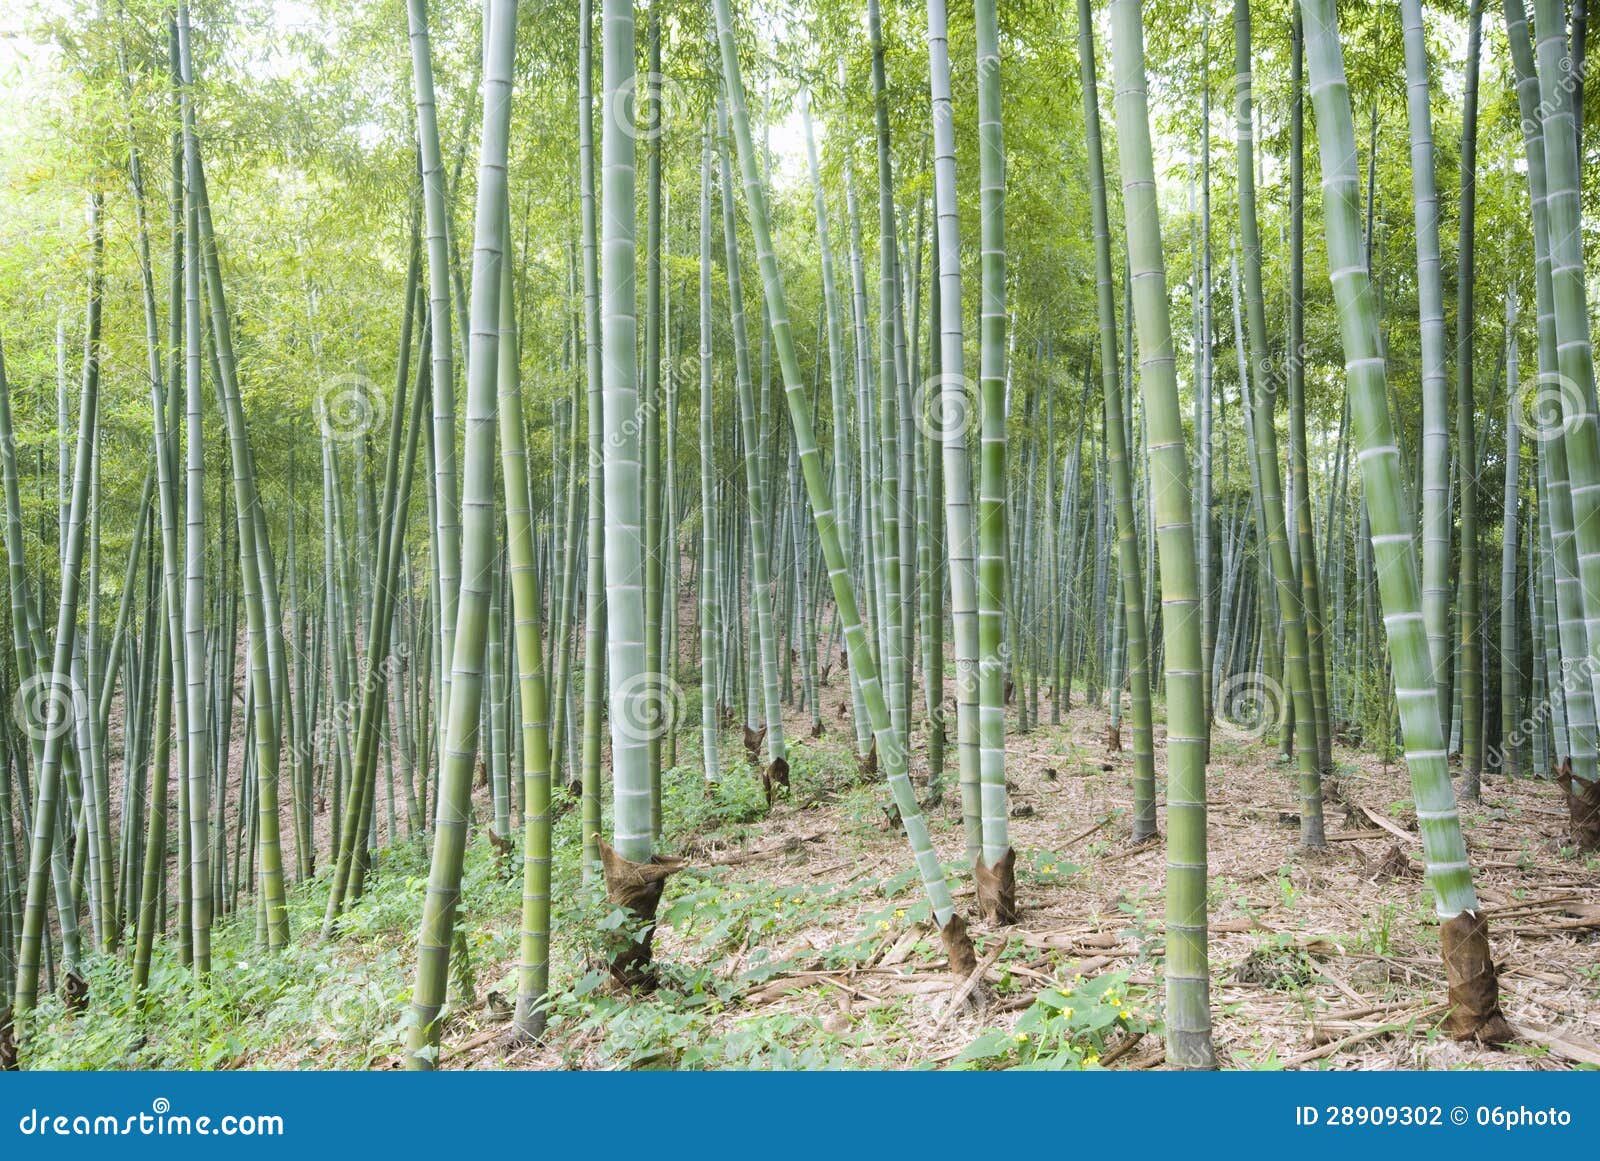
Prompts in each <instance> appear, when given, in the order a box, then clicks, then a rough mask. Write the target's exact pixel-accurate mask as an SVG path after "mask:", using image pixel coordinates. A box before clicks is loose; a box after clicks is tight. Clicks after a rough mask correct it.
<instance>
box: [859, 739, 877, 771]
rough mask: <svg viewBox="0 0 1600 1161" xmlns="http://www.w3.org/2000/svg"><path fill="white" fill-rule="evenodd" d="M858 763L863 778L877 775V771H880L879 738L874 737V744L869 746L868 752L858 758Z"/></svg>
mask: <svg viewBox="0 0 1600 1161" xmlns="http://www.w3.org/2000/svg"><path fill="white" fill-rule="evenodd" d="M856 764H857V766H858V767H859V771H860V774H861V777H863V778H872V777H874V776H876V775H877V773H878V739H877V738H873V739H872V745H871V746H870V747H868V749H867V752H866V754H865V755H863V756H862V757H860V758H857V759H856Z"/></svg>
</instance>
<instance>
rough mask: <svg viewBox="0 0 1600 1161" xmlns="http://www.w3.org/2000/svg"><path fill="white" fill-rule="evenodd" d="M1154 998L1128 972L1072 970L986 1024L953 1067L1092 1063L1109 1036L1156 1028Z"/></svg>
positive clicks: (1058, 1067) (1054, 1067)
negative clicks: (1008, 1019)
mask: <svg viewBox="0 0 1600 1161" xmlns="http://www.w3.org/2000/svg"><path fill="white" fill-rule="evenodd" d="M1160 1026H1161V1025H1160V1020H1159V1017H1158V1015H1157V1012H1156V1007H1155V1003H1154V1000H1153V998H1152V997H1151V996H1150V994H1149V993H1148V992H1147V991H1146V990H1145V989H1144V988H1141V987H1135V986H1131V985H1130V983H1129V977H1128V973H1127V972H1108V973H1106V974H1104V975H1098V976H1094V977H1091V978H1089V979H1085V978H1084V977H1083V976H1081V975H1080V976H1074V977H1073V978H1072V979H1071V980H1070V981H1068V982H1067V983H1064V984H1062V985H1060V986H1058V987H1053V988H1046V989H1045V990H1044V991H1042V992H1040V993H1039V994H1038V996H1036V997H1035V998H1034V1001H1033V1004H1032V1006H1031V1007H1029V1008H1027V1009H1025V1010H1024V1011H1023V1012H1022V1014H1021V1015H1020V1016H1018V1017H1017V1020H1016V1022H1015V1023H1014V1024H1013V1025H1012V1026H1011V1027H1010V1028H1009V1029H1007V1028H991V1029H989V1030H987V1031H985V1032H983V1033H982V1034H980V1035H979V1036H978V1037H977V1038H976V1039H974V1040H973V1041H972V1043H970V1044H968V1045H967V1047H966V1048H964V1049H962V1050H961V1053H960V1055H958V1056H957V1057H956V1058H955V1060H954V1061H953V1062H952V1064H951V1066H950V1067H951V1068H952V1069H955V1070H963V1071H964V1070H978V1069H981V1070H998V1069H1007V1068H1022V1069H1039V1070H1049V1071H1074V1070H1080V1069H1092V1068H1095V1067H1097V1066H1098V1065H1099V1063H1100V1060H1101V1057H1102V1056H1104V1054H1105V1053H1106V1051H1107V1050H1108V1049H1109V1047H1110V1045H1111V1043H1112V1041H1113V1039H1114V1038H1116V1037H1117V1036H1118V1034H1122V1035H1134V1034H1137V1035H1143V1034H1145V1033H1150V1032H1156V1031H1158V1030H1159V1029H1160Z"/></svg>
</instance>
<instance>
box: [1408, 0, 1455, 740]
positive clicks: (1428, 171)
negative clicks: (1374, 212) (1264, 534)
mask: <svg viewBox="0 0 1600 1161" xmlns="http://www.w3.org/2000/svg"><path fill="white" fill-rule="evenodd" d="M1400 27H1401V30H1402V32H1403V35H1404V40H1405V54H1406V112H1407V118H1408V121H1409V124H1410V135H1411V200H1412V204H1413V205H1414V207H1415V213H1416V234H1417V311H1418V315H1419V318H1418V321H1419V324H1420V339H1419V342H1420V345H1421V355H1422V368H1421V374H1422V616H1423V621H1424V623H1425V625H1426V628H1427V632H1428V655H1429V657H1430V658H1431V659H1432V663H1433V684H1434V688H1435V689H1437V690H1438V693H1439V707H1440V708H1439V714H1440V721H1441V722H1444V723H1445V725H1446V729H1448V728H1449V727H1448V720H1447V719H1448V715H1449V712H1450V669H1451V649H1450V495H1449V493H1450V482H1449V477H1450V432H1449V427H1448V424H1447V418H1446V416H1447V412H1448V410H1449V403H1450V400H1449V395H1448V392H1447V390H1446V387H1445V369H1444V367H1445V337H1444V290H1443V288H1442V287H1441V285H1440V258H1439V189H1438V183H1437V182H1436V180H1435V177H1434V146H1433V114H1432V110H1431V107H1430V104H1429V95H1428V94H1429V86H1428V43H1427V35H1426V32H1425V31H1424V29H1423V24H1422V0H1400Z"/></svg>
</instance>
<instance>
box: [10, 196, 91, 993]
mask: <svg viewBox="0 0 1600 1161" xmlns="http://www.w3.org/2000/svg"><path fill="white" fill-rule="evenodd" d="M101 207H102V197H101V194H100V193H99V192H98V191H96V192H94V193H93V194H91V195H90V199H89V246H90V253H89V291H88V306H87V308H86V310H85V315H86V320H87V323H86V327H85V330H86V337H85V339H84V365H83V393H82V397H81V399H80V401H79V404H78V438H77V445H76V448H75V451H74V453H73V460H72V494H71V495H72V498H71V501H70V503H69V508H68V515H67V526H66V529H65V542H64V544H63V551H62V556H61V599H60V601H59V602H58V606H57V608H58V611H57V615H56V631H55V638H54V642H55V645H54V654H53V658H52V661H51V665H50V669H49V670H48V671H47V672H46V673H44V674H43V675H42V676H41V675H40V674H39V673H37V672H36V673H35V674H34V677H33V681H34V682H35V683H36V686H37V688H36V689H35V691H34V692H33V694H32V697H31V701H32V703H33V704H34V705H35V706H36V707H38V708H40V709H42V711H43V712H42V713H40V714H37V715H35V717H34V720H31V721H30V722H29V723H28V725H29V728H30V731H31V732H32V734H33V735H34V740H35V741H36V743H39V744H38V745H36V747H35V754H36V756H37V758H38V774H37V777H36V782H35V785H34V801H33V840H32V842H31V844H30V845H29V848H28V884H27V894H26V896H25V902H24V904H23V912H22V933H21V939H19V940H18V949H17V969H16V972H17V987H16V997H15V999H14V1000H13V1002H12V1010H13V1012H14V1013H15V1014H16V1015H17V1016H21V1015H23V1014H24V1013H26V1012H28V1011H30V1010H32V1008H33V1007H34V1005H35V1004H36V1003H37V1002H38V997H39V965H40V953H41V945H42V944H43V942H44V941H45V940H46V939H47V938H48V932H47V931H46V930H45V907H46V892H47V891H49V890H50V887H51V860H52V855H53V854H54V853H56V850H57V848H56V845H55V844H56V843H57V842H58V841H60V839H61V837H62V835H63V834H64V833H65V829H64V828H63V827H61V826H59V825H58V818H57V812H58V811H59V810H60V809H61V807H62V801H61V799H62V791H63V789H64V787H63V785H62V781H63V779H62V765H63V753H64V750H65V747H66V744H67V743H66V741H65V739H66V737H67V735H68V734H69V733H70V732H71V729H72V714H73V712H74V707H75V706H76V705H77V701H78V693H77V690H76V688H75V687H74V685H73V682H72V677H71V666H72V654H73V649H74V647H75V645H76V641H77V632H78V597H79V594H80V592H81V591H82V584H83V577H82V568H83V547H84V539H85V528H84V525H85V518H86V516H87V513H88V508H89V475H90V468H91V464H92V461H93V458H94V448H95V431H96V425H97V423H98V422H99V415H100V319H101V287H102V279H103V274H102V267H101V258H102V255H103V254H104V251H105V235H104V232H103V230H102V227H101ZM6 419H7V426H8V427H9V419H10V415H9V406H8V410H7V416H6ZM8 434H9V433H8ZM22 559H23V558H22V557H21V555H20V554H19V555H17V556H15V557H14V558H13V568H14V569H15V568H17V567H20V565H21V562H22ZM41 691H42V693H43V696H42V697H41V696H40V692H41ZM58 902H59V901H58ZM75 907H76V904H75V903H73V904H71V905H70V906H69V907H67V908H63V909H61V914H62V917H63V918H62V923H63V931H62V963H61V971H60V974H61V976H62V978H64V979H65V980H67V981H68V985H67V986H68V987H69V988H72V989H85V988H87V984H85V983H84V982H83V977H82V976H81V975H80V974H79V966H80V965H79V962H78V944H77V939H76V933H75V932H71V933H69V932H68V931H67V930H66V925H67V922H68V917H69V916H71V915H72V914H73V910H74V908H75Z"/></svg>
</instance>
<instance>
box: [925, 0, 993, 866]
mask: <svg viewBox="0 0 1600 1161" xmlns="http://www.w3.org/2000/svg"><path fill="white" fill-rule="evenodd" d="M946 25H947V20H946V15H945V3H944V0H928V63H929V69H928V73H929V85H930V90H931V95H932V101H931V105H932V114H933V116H932V120H933V205H934V230H935V231H936V239H935V241H936V249H935V253H936V255H937V258H938V269H939V280H938V289H939V317H938V319H937V325H938V327H939V346H938V350H939V374H938V375H937V376H936V377H935V378H934V379H931V380H929V382H928V383H927V384H925V385H924V388H923V390H924V393H925V397H924V399H923V400H922V403H923V408H924V411H925V413H926V414H927V415H928V416H929V417H930V422H929V426H930V428H931V429H932V431H933V434H934V436H935V437H936V438H937V439H938V442H939V447H940V455H941V460H942V463H943V467H944V516H945V527H946V535H947V538H948V541H949V549H948V552H949V556H948V560H949V568H950V620H951V627H952V628H953V630H954V638H955V639H954V645H955V650H954V651H955V663H956V680H955V694H956V756H957V762H958V764H959V775H958V782H957V784H958V786H959V787H960V790H961V821H962V829H963V832H964V834H965V836H966V846H967V850H966V854H967V858H968V859H969V860H972V861H974V862H976V861H977V860H979V859H980V858H982V857H983V806H982V803H981V801H980V790H979V787H980V785H981V774H980V767H981V758H980V754H979V742H978V699H979V694H978V592H977V584H978V580H977V571H976V564H975V561H974V545H975V539H976V537H975V534H974V529H973V524H972V459H971V456H970V455H969V453H968V446H967V445H968V440H967V437H968V435H969V434H970V433H971V431H972V429H973V426H974V422H975V420H976V419H977V416H978V408H977V407H976V406H975V400H974V399H972V398H970V397H969V394H968V387H969V384H968V381H967V377H966V351H965V340H964V334H963V320H964V318H965V316H964V314H963V307H962V297H963V293H964V291H963V286H962V277H961V221H960V214H959V213H958V211H957V201H956V137H955V111H954V106H953V103H952V100H951V94H950V46H949V37H948V33H947V28H946ZM935 393H937V394H935ZM934 419H936V422H934V421H933V420H934Z"/></svg>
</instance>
